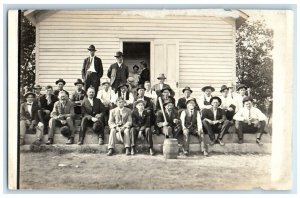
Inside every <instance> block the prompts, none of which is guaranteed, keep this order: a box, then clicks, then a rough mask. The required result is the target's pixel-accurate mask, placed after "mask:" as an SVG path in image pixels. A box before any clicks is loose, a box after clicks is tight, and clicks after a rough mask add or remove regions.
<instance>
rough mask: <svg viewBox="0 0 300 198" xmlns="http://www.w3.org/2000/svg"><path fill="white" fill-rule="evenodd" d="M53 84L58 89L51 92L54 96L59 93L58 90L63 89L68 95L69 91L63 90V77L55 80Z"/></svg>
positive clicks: (64, 83) (64, 82)
mask: <svg viewBox="0 0 300 198" xmlns="http://www.w3.org/2000/svg"><path fill="white" fill-rule="evenodd" d="M55 84H56V85H57V86H58V89H57V90H55V91H54V92H53V94H54V95H55V96H56V97H58V94H59V92H60V91H65V92H66V94H67V96H68V97H69V93H68V92H67V91H66V90H64V86H65V85H66V81H64V79H62V78H60V79H58V80H57V81H56V82H55Z"/></svg>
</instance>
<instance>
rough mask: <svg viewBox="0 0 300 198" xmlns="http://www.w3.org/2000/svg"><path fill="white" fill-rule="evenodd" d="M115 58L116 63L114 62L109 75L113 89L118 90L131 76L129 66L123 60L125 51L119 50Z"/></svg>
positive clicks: (108, 72)
mask: <svg viewBox="0 0 300 198" xmlns="http://www.w3.org/2000/svg"><path fill="white" fill-rule="evenodd" d="M115 58H116V60H117V62H116V63H114V64H112V65H111V66H110V67H109V69H108V71H107V76H108V78H110V84H111V87H112V89H113V90H114V91H115V92H117V89H118V87H119V85H120V84H122V83H126V81H127V78H128V76H129V70H128V66H127V65H125V64H124V62H123V53H122V52H120V51H118V52H116V55H115Z"/></svg>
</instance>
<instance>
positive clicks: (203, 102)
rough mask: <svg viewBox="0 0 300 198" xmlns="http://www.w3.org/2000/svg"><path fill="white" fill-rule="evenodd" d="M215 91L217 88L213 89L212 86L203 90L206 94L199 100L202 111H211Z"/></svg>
mask: <svg viewBox="0 0 300 198" xmlns="http://www.w3.org/2000/svg"><path fill="white" fill-rule="evenodd" d="M214 91H215V88H213V87H212V86H210V85H208V86H204V87H203V88H202V92H204V94H203V95H201V96H200V98H199V100H198V105H199V107H200V109H201V111H202V110H203V109H210V108H211V107H212V106H211V103H210V99H211V98H212V97H213V96H212V92H214Z"/></svg>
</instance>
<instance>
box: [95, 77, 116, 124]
mask: <svg viewBox="0 0 300 198" xmlns="http://www.w3.org/2000/svg"><path fill="white" fill-rule="evenodd" d="M97 98H99V99H100V100H101V102H102V103H103V104H104V107H105V114H104V124H105V126H108V117H109V110H110V109H111V108H112V105H113V103H115V101H114V99H115V98H116V96H115V92H114V91H113V90H112V89H111V87H110V82H109V80H105V81H103V82H102V89H101V90H100V91H99V92H98V95H97Z"/></svg>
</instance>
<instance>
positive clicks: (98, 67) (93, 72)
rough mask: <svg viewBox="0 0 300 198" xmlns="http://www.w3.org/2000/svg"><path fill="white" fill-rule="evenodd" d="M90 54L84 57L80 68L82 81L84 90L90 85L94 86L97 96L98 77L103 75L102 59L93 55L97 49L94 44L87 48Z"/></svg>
mask: <svg viewBox="0 0 300 198" xmlns="http://www.w3.org/2000/svg"><path fill="white" fill-rule="evenodd" d="M88 50H89V52H90V56H89V57H87V58H86V59H84V61H83V66H82V70H81V75H82V79H83V81H84V84H85V86H84V90H85V91H86V90H87V89H88V88H89V87H90V86H92V87H94V88H95V97H96V96H97V93H98V89H99V86H100V78H101V77H102V76H103V66H102V61H101V59H100V58H99V57H97V56H95V52H96V51H97V50H96V48H95V46H94V45H90V47H89V48H88Z"/></svg>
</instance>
